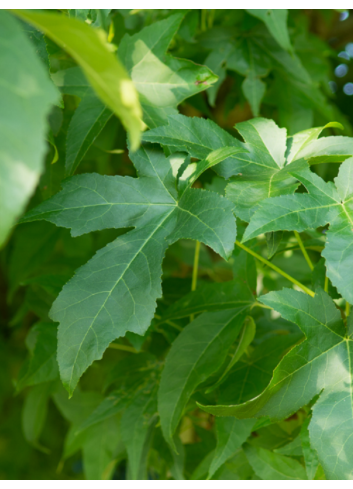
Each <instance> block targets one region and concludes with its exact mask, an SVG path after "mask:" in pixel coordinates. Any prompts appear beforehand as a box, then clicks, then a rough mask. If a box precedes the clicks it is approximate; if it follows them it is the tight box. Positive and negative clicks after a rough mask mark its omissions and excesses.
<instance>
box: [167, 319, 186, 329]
mask: <svg viewBox="0 0 353 489" xmlns="http://www.w3.org/2000/svg"><path fill="white" fill-rule="evenodd" d="M166 323H167V324H169V326H172V327H173V328H175V329H177V330H178V331H183V328H182V327H181V326H179V324H176V323H174V322H173V321H169V320H168V319H167V321H166Z"/></svg>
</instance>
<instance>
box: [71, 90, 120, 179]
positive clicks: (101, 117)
mask: <svg viewBox="0 0 353 489" xmlns="http://www.w3.org/2000/svg"><path fill="white" fill-rule="evenodd" d="M111 116H112V112H111V110H110V109H108V108H107V107H106V106H105V105H104V104H103V103H102V102H101V101H100V99H98V98H97V97H96V96H95V95H93V96H91V95H87V96H86V97H84V98H83V99H82V100H81V103H80V105H79V106H78V108H77V109H76V111H75V113H74V115H73V117H72V119H71V122H70V125H69V128H68V132H67V140H66V161H65V169H66V174H67V175H72V174H73V173H75V170H76V168H77V166H78V164H79V163H80V161H81V160H82V158H83V157H84V156H85V154H86V152H87V151H88V149H89V148H90V146H91V145H92V143H93V142H94V140H95V139H96V138H97V136H98V135H99V134H100V132H101V131H102V129H103V128H104V126H105V125H106V123H107V122H108V120H109V119H110V118H111Z"/></svg>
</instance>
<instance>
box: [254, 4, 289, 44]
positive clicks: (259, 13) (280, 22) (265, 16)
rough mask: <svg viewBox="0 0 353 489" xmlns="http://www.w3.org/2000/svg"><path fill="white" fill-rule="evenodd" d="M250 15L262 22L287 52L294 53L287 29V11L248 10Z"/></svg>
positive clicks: (278, 9)
mask: <svg viewBox="0 0 353 489" xmlns="http://www.w3.org/2000/svg"><path fill="white" fill-rule="evenodd" d="M247 12H249V14H251V15H253V16H254V17H257V18H258V19H260V20H262V21H263V22H264V23H265V24H266V27H267V29H268V30H269V31H270V33H271V34H272V36H273V37H274V38H275V39H276V41H277V42H278V44H279V45H280V46H281V47H282V48H283V49H285V50H286V51H292V46H291V43H290V39H289V34H288V28H287V17H288V10H287V9H280V8H277V9H247Z"/></svg>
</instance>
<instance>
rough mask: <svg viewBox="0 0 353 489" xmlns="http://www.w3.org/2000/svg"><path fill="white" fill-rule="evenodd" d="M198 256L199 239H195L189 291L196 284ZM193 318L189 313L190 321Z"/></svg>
mask: <svg viewBox="0 0 353 489" xmlns="http://www.w3.org/2000/svg"><path fill="white" fill-rule="evenodd" d="M199 257H200V241H196V244H195V255H194V267H193V269H192V281H191V291H192V292H194V290H196V286H197V274H198V270H199ZM193 320H194V314H191V315H190V321H193Z"/></svg>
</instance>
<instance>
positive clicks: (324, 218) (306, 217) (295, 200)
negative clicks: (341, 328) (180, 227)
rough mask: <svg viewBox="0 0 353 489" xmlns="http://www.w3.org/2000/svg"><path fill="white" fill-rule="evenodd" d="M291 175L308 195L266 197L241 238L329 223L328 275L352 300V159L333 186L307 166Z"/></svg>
mask: <svg viewBox="0 0 353 489" xmlns="http://www.w3.org/2000/svg"><path fill="white" fill-rule="evenodd" d="M337 139H340V138H337ZM315 142H316V141H315ZM317 142H320V140H318V141H317ZM351 144H352V143H351ZM340 157H341V156H340ZM292 175H293V176H295V177H297V178H298V180H300V181H301V182H302V184H303V185H304V186H305V187H306V188H307V190H308V194H294V195H286V196H281V197H274V198H270V199H267V200H265V201H264V202H263V203H262V204H261V206H260V208H259V210H258V211H256V212H255V214H254V215H253V217H252V219H251V221H250V224H249V226H248V227H247V229H246V231H245V234H244V238H243V240H244V241H246V240H248V239H251V238H254V237H255V236H258V235H259V234H261V233H265V232H271V231H279V230H287V231H293V230H295V231H298V232H300V231H304V230H305V229H308V228H317V227H319V226H325V225H326V224H328V223H330V228H329V231H328V232H327V234H326V236H327V241H326V247H325V249H324V251H323V253H322V255H323V256H324V257H325V258H326V267H327V274H328V276H329V278H330V279H331V281H332V283H333V285H335V286H336V287H337V289H338V291H339V292H340V293H341V294H342V296H343V297H344V298H345V299H346V300H347V301H348V302H350V303H352V302H353V287H352V286H353V278H352V277H353V260H352V254H351V248H352V246H353V158H348V159H347V160H346V161H344V162H343V163H342V165H341V167H340V170H339V174H338V177H337V178H336V179H335V185H334V184H333V183H332V182H324V180H322V178H320V177H319V176H318V175H316V174H315V173H313V172H311V171H310V170H309V169H305V170H302V171H299V172H293V173H292Z"/></svg>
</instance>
